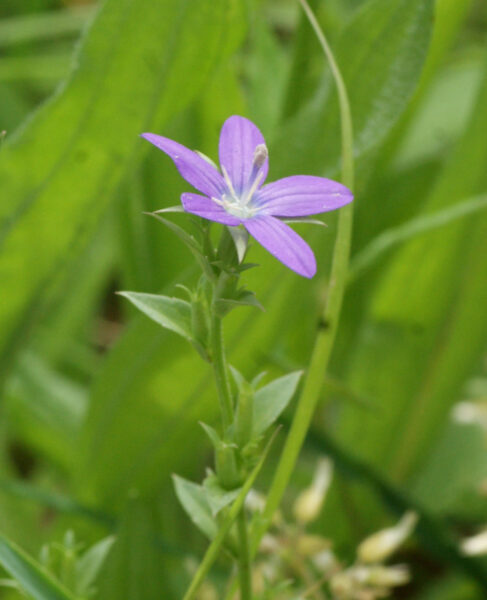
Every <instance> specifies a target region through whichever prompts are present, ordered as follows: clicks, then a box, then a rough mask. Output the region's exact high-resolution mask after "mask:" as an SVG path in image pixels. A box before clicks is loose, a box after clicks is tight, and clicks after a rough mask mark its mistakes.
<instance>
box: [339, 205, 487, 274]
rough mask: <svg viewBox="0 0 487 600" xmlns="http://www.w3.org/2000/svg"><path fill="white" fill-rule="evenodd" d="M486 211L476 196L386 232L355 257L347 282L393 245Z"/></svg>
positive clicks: (486, 206) (485, 206) (361, 272)
mask: <svg viewBox="0 0 487 600" xmlns="http://www.w3.org/2000/svg"><path fill="white" fill-rule="evenodd" d="M486 208H487V196H479V197H476V198H471V199H468V200H462V201H460V202H457V203H456V204H454V205H453V206H448V207H447V208H445V209H444V210H439V211H438V212H435V213H431V214H426V215H420V216H419V217H416V218H415V219H412V220H411V221H409V222H407V223H404V225H400V226H399V227H396V228H395V229H392V230H386V231H384V232H383V233H381V234H380V235H379V236H377V237H376V238H374V240H372V242H371V243H370V244H369V245H368V246H366V247H365V248H364V249H363V250H362V251H361V252H360V253H359V254H357V255H356V256H355V257H354V258H353V260H352V263H351V265H350V271H349V279H350V280H353V279H354V278H356V277H359V276H360V275H362V274H363V271H364V270H367V269H368V268H369V267H370V266H371V265H373V264H374V263H375V262H376V261H377V260H378V259H379V258H380V257H381V256H382V255H383V254H384V253H385V252H387V251H389V250H390V249H391V248H394V246H397V245H399V244H402V243H404V242H406V241H408V240H410V239H411V238H414V237H416V236H419V235H422V234H426V233H428V232H430V231H433V230H435V229H438V228H439V227H444V226H446V225H449V224H450V223H453V222H455V221H456V220H457V219H462V218H464V217H468V216H469V215H471V214H472V213H476V212H478V211H482V210H485V209H486Z"/></svg>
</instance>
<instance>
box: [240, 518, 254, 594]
mask: <svg viewBox="0 0 487 600" xmlns="http://www.w3.org/2000/svg"><path fill="white" fill-rule="evenodd" d="M237 529H238V538H239V545H240V548H239V580H240V600H251V598H252V589H251V586H252V579H251V572H250V548H249V540H248V535H247V519H246V517H245V508H242V510H241V511H240V513H239V515H238V517H237Z"/></svg>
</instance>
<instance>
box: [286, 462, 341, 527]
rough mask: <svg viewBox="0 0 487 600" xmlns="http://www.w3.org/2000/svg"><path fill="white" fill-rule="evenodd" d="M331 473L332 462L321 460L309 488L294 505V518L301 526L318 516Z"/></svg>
mask: <svg viewBox="0 0 487 600" xmlns="http://www.w3.org/2000/svg"><path fill="white" fill-rule="evenodd" d="M332 473H333V464H332V462H331V461H330V460H329V459H328V458H323V459H321V460H320V461H319V463H318V466H317V468H316V472H315V476H314V478H313V482H312V484H311V486H310V487H309V488H307V489H306V490H304V492H302V493H301V494H300V495H299V496H298V498H297V500H296V502H295V503H294V516H295V517H296V520H297V521H298V523H300V524H301V525H306V524H307V523H310V522H311V521H314V520H315V519H316V518H317V517H318V515H319V514H320V511H321V507H322V506H323V502H324V500H325V496H326V492H327V491H328V487H329V486H330V482H331V477H332Z"/></svg>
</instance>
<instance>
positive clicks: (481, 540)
mask: <svg viewBox="0 0 487 600" xmlns="http://www.w3.org/2000/svg"><path fill="white" fill-rule="evenodd" d="M460 548H461V550H462V552H463V553H464V554H466V555H467V556H478V555H482V554H487V529H485V530H484V531H482V532H480V533H478V534H477V535H473V536H472V537H469V538H465V539H464V540H463V542H462V543H461V544H460Z"/></svg>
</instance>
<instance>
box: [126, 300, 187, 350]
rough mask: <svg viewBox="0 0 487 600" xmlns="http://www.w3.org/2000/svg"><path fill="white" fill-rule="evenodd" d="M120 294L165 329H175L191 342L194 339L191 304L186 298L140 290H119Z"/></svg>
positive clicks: (175, 331)
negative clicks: (141, 291) (147, 292)
mask: <svg viewBox="0 0 487 600" xmlns="http://www.w3.org/2000/svg"><path fill="white" fill-rule="evenodd" d="M118 294H119V295H120V296H123V297H124V298H127V300H129V301H130V302H132V304H133V305H134V306H136V307H137V308H138V309H139V310H140V311H142V312H143V313H144V314H145V315H147V316H148V317H149V318H150V319H152V320H153V321H155V322H156V323H158V324H159V325H161V326H162V327H164V328H165V329H169V330H171V331H174V333H177V334H178V335H180V336H182V337H184V338H185V339H187V340H189V341H190V342H192V341H193V335H192V331H191V304H190V303H189V302H186V300H181V299H180V298H170V297H169V296H159V295H157V294H143V293H138V292H118Z"/></svg>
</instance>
